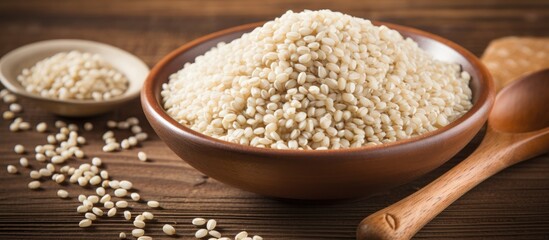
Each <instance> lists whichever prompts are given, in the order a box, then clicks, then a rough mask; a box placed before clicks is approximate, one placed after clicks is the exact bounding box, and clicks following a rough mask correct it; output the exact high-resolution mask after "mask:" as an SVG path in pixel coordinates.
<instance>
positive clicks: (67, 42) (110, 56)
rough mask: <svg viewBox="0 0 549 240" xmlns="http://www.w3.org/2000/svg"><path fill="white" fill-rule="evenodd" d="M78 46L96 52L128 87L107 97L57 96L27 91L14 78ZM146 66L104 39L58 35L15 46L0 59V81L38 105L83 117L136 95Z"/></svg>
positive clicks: (60, 112)
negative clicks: (55, 55)
mask: <svg viewBox="0 0 549 240" xmlns="http://www.w3.org/2000/svg"><path fill="white" fill-rule="evenodd" d="M71 50H78V51H81V52H89V53H97V54H99V55H100V56H101V57H103V59H105V61H107V62H108V63H110V64H111V65H112V66H113V67H114V68H115V69H117V70H118V71H120V72H121V73H122V74H124V75H125V76H126V78H128V81H129V87H128V89H127V90H126V92H124V93H123V94H122V95H121V96H118V97H116V98H113V99H110V100H104V101H94V100H59V99H54V98H46V97H42V96H40V95H37V94H33V93H29V92H27V91H26V90H25V89H24V88H23V86H21V84H20V83H19V81H17V76H18V75H19V74H20V73H21V71H22V70H23V69H24V68H30V67H32V66H33V65H34V64H35V63H36V62H38V61H40V60H42V59H44V58H47V57H49V56H52V55H54V54H56V53H59V52H67V51H71ZM148 74H149V67H148V66H147V65H146V64H145V63H144V62H143V61H141V60H140V59H139V58H137V57H136V56H134V55H132V54H131V53H128V52H126V51H124V50H122V49H120V48H117V47H113V46H110V45H107V44H104V43H98V42H93V41H87V40H77V39H58V40H48V41H41V42H36V43H31V44H28V45H25V46H22V47H20V48H17V49H15V50H13V51H11V52H9V53H8V54H6V55H4V57H2V59H0V81H1V82H2V84H3V85H4V86H5V87H6V88H7V89H8V90H10V91H12V92H14V93H15V94H17V95H19V96H22V97H24V98H27V99H29V100H31V101H32V102H33V103H34V104H36V105H37V106H40V107H42V108H43V109H46V110H47V111H49V112H52V113H54V114H57V115H61V116H67V117H84V116H92V115H98V114H101V113H105V112H108V111H111V110H114V109H115V108H118V107H120V106H121V105H123V104H124V103H127V102H128V101H130V100H133V99H135V98H137V97H138V96H139V92H140V90H141V87H142V86H143V82H144V81H145V79H146V78H147V75H148Z"/></svg>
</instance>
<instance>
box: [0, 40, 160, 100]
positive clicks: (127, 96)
mask: <svg viewBox="0 0 549 240" xmlns="http://www.w3.org/2000/svg"><path fill="white" fill-rule="evenodd" d="M67 43H69V44H75V45H80V46H90V47H93V48H103V49H106V50H108V51H111V52H116V53H117V54H123V55H125V57H129V58H132V59H133V60H135V62H136V63H137V64H138V65H139V66H137V67H139V68H142V69H144V70H145V69H146V70H147V74H148V73H150V68H149V66H148V65H147V64H146V63H145V62H143V60H141V59H140V58H139V57H137V56H135V55H134V54H132V53H130V52H128V51H126V50H124V49H121V48H119V47H115V46H113V45H110V44H106V43H102V42H96V41H91V40H84V39H73V38H60V39H49V40H43V41H37V42H32V43H29V44H26V45H23V46H19V47H17V48H15V49H13V50H11V51H9V52H8V53H6V54H5V55H4V56H2V58H1V59H0V82H1V83H2V84H3V85H4V86H5V87H6V88H7V89H8V90H10V91H11V92H13V93H15V94H18V95H21V96H23V97H26V98H31V99H35V100H42V101H47V102H51V103H58V104H72V105H79V106H90V105H109V104H116V103H121V102H126V101H129V100H131V99H134V98H136V97H138V96H139V95H140V88H136V90H134V91H132V92H129V90H130V88H128V90H127V91H126V92H124V93H122V95H121V96H119V97H116V98H111V99H108V100H102V101H95V100H92V99H85V100H77V99H57V98H48V97H42V96H40V95H37V94H34V93H29V92H27V91H26V90H25V89H24V88H23V86H21V85H20V84H18V81H17V79H9V78H8V77H7V76H6V75H5V74H4V71H3V69H4V68H3V66H4V65H5V64H6V62H8V61H10V60H11V58H13V57H14V56H16V55H18V54H19V53H21V52H24V51H27V50H28V49H35V48H39V47H41V46H48V45H57V44H67ZM91 52H93V51H91ZM39 61H40V60H39ZM107 61H108V60H107ZM145 80H146V78H143V79H142V80H140V81H135V80H132V79H130V78H128V81H129V82H132V81H133V82H137V83H140V84H144V83H145ZM141 88H142V87H141Z"/></svg>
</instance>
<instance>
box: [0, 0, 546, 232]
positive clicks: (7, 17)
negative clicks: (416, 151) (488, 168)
mask: <svg viewBox="0 0 549 240" xmlns="http://www.w3.org/2000/svg"><path fill="white" fill-rule="evenodd" d="M321 8H329V9H332V10H338V11H342V12H345V13H348V14H351V15H355V16H359V17H364V18H370V19H374V20H381V21H387V22H394V23H398V24H404V25H409V26H412V27H416V28H420V29H423V30H426V31H430V32H433V33H436V34H439V35H441V36H443V37H446V38H448V39H451V40H453V41H455V42H457V43H459V44H461V45H463V46H464V47H465V48H467V49H469V50H471V51H472V52H473V53H475V54H477V55H478V56H480V55H481V54H482V52H483V50H484V48H485V47H486V46H487V44H488V42H489V41H490V40H491V39H494V38H498V37H503V36H508V35H520V36H525V35H529V36H547V35H549V24H548V23H549V1H525V0H519V1H508V0H503V1H496V0H492V1H481V0H458V1H436V0H419V1H395V0H388V1H333V0H325V1H324V0H323V1H303V0H299V1H290V0H285V1H274V0H268V1H267V0H265V1H243V0H238V1H229V0H216V1H200V0H195V1H175V0H174V1H170V0H157V1H152V0H151V1H147V0H108V1H68V0H58V1H43V0H25V1H21V0H17V1H11V0H9V1H8V0H3V1H0V29H1V33H0V55H3V54H5V53H7V52H8V51H10V50H12V49H14V48H16V47H19V46H22V45H24V44H28V43H32V42H35V41H39V40H46V39H56V38H80V39H89V40H95V41H100V42H105V43H108V44H112V45H114V46H117V47H120V48H122V49H125V50H127V51H129V52H132V53H134V54H136V55H137V56H138V57H140V58H142V59H143V60H144V61H145V62H146V63H147V64H149V66H153V65H154V64H155V62H157V61H158V60H159V59H160V58H161V57H162V56H164V55H165V54H167V53H168V52H170V51H171V50H173V49H175V48H176V47H178V46H180V45H181V44H184V43H186V42H188V41H190V40H192V39H194V38H197V37H199V36H202V35H204V34H207V33H210V32H213V31H217V30H220V29H224V28H227V27H231V26H236V25H239V24H244V23H249V22H256V21H261V20H269V19H272V18H274V17H276V16H279V15H281V14H282V13H284V12H285V11H286V10H288V9H292V10H294V11H299V10H302V9H321ZM21 103H22V104H23V105H24V107H25V112H24V113H23V114H21V115H22V116H23V117H24V119H25V120H27V121H30V122H31V123H32V124H36V123H38V122H40V121H47V122H48V123H49V124H50V126H51V125H53V122H54V120H56V119H59V117H56V116H53V115H51V114H48V113H46V112H44V111H42V110H41V109H38V108H36V107H34V106H32V105H31V104H28V103H27V102H25V101H21ZM138 104H139V102H138V101H135V102H134V103H133V104H131V105H128V107H127V108H123V109H120V110H118V111H116V112H113V113H110V114H107V115H104V116H100V117H95V118H89V119H68V120H67V121H71V122H77V123H80V124H81V123H83V122H84V121H92V122H93V123H95V126H96V128H95V129H96V130H94V131H93V132H92V133H85V134H84V136H86V137H87V138H88V140H89V142H90V144H88V145H86V146H85V148H84V149H85V151H86V152H87V154H88V156H99V157H101V158H103V161H104V163H105V166H106V168H107V169H108V170H109V172H110V173H111V176H113V177H114V178H116V179H128V180H131V181H133V182H134V185H135V186H136V187H137V188H138V189H139V192H140V193H141V195H142V197H144V198H147V199H156V200H159V201H160V202H161V203H162V204H163V206H164V209H162V210H156V211H153V213H155V214H156V216H157V219H158V220H157V221H155V222H153V223H151V224H148V227H147V234H150V235H152V236H154V237H155V239H160V238H165V239H192V235H193V234H194V230H195V228H194V227H193V226H191V225H190V223H189V222H190V220H191V219H192V218H193V217H197V216H202V217H207V218H215V219H218V221H219V223H218V226H219V227H220V229H221V230H220V231H221V232H222V233H224V235H226V236H234V234H235V233H237V232H238V231H240V230H244V229H245V230H248V232H250V233H252V234H260V235H261V236H263V237H265V239H353V238H354V234H355V227H356V225H357V224H358V223H359V222H360V220H361V219H362V218H363V217H365V216H367V215H368V214H370V213H373V212H375V211H377V210H379V209H381V208H383V207H385V206H387V205H389V204H391V203H393V202H396V201H398V200H399V199H401V198H403V197H405V196H407V195H409V194H411V193H413V192H414V191H415V190H417V189H418V188H420V187H422V186H424V185H425V184H426V183H428V182H429V181H431V180H432V179H434V178H436V177H437V176H439V175H441V174H442V173H443V172H445V171H446V170H448V169H450V168H451V167H452V166H454V165H455V164H457V163H458V162H459V161H461V160H462V159H463V158H464V157H466V156H467V155H469V154H470V153H471V152H472V150H474V148H475V147H476V146H477V145H478V140H479V139H480V138H479V137H477V138H476V139H475V140H474V141H473V142H472V143H471V144H469V145H468V146H467V147H466V148H465V149H464V150H463V151H461V152H460V153H459V154H458V155H457V156H456V157H454V158H453V159H452V160H450V161H449V162H448V163H446V164H444V165H443V166H442V167H440V168H438V169H437V170H435V171H434V172H432V173H430V174H428V175H427V176H425V177H423V178H421V179H418V180H417V181H414V182H412V183H410V184H407V185H404V186H401V187H399V188H397V189H394V190H392V191H390V192H384V193H381V194H379V195H378V196H375V197H372V198H368V199H353V200H345V201H337V202H303V201H288V200H278V199H271V198H265V197H262V196H258V195H255V194H252V193H248V192H243V191H240V190H238V189H234V188H232V187H229V186H226V185H224V184H222V183H219V182H217V181H215V180H212V179H208V178H207V177H205V176H203V175H202V174H200V173H199V172H197V171H196V170H194V169H193V168H191V167H190V166H189V165H187V164H186V163H185V162H183V161H181V160H180V159H179V158H178V157H177V156H175V155H174V154H173V153H172V152H171V151H169V150H168V149H167V148H166V146H165V145H164V143H163V142H162V141H160V140H159V139H158V137H156V136H155V135H154V133H153V132H152V130H151V129H150V127H149V126H148V125H146V124H143V126H145V131H146V132H148V133H150V135H152V139H151V140H150V141H147V142H145V143H144V144H143V147H142V148H140V149H134V150H131V151H124V152H120V153H103V152H101V151H100V147H101V140H100V136H101V134H102V132H104V131H105V129H106V127H105V121H106V120H108V119H118V120H122V119H125V118H126V117H128V116H138V117H139V118H140V119H141V120H142V122H145V119H144V117H143V115H142V113H141V108H140V106H139V105H138ZM6 109H7V105H6V104H2V105H0V110H1V111H4V110H6ZM8 125H9V122H6V121H5V120H2V122H1V123H0V161H1V163H2V164H1V165H2V166H1V168H2V169H0V183H1V184H0V239H117V236H118V233H119V232H121V231H125V232H126V233H129V231H131V229H132V225H131V223H130V222H128V221H125V220H123V218H122V217H120V216H118V217H117V218H109V219H107V218H103V219H101V220H100V221H97V222H96V223H94V227H93V228H91V229H80V228H79V227H78V224H77V223H78V221H79V220H80V219H81V218H82V216H81V215H80V214H77V213H76V206H77V205H78V202H77V200H76V199H75V198H74V196H76V195H77V194H79V193H85V194H89V193H91V192H92V190H90V189H81V188H80V187H78V186H73V185H70V186H63V188H66V189H67V190H68V191H69V192H70V194H71V195H72V196H73V198H72V199H69V200H61V199H59V198H57V197H56V190H57V189H58V188H59V186H58V185H57V184H54V183H53V182H51V181H50V182H47V183H44V184H43V190H41V191H31V190H29V189H27V187H26V186H27V183H28V182H29V181H30V178H29V177H28V171H29V170H27V169H22V168H21V167H19V169H20V171H21V172H22V174H18V175H9V174H7V173H6V170H5V169H6V165H7V164H16V163H17V160H18V159H19V156H17V155H16V154H15V153H13V146H14V145H15V144H16V143H23V144H24V145H25V146H26V147H27V148H30V149H32V148H33V147H34V146H35V145H36V144H42V143H44V141H45V136H46V135H45V134H40V133H36V132H32V131H31V132H23V133H11V132H9V131H8ZM118 136H122V135H121V134H118ZM139 150H143V151H145V152H147V153H148V155H149V156H150V158H151V159H152V161H151V162H148V163H142V162H139V161H138V160H137V159H136V154H137V151H139ZM29 159H31V155H29ZM31 162H32V164H33V166H34V167H35V168H36V167H39V166H41V165H39V164H37V162H35V161H31ZM79 163H80V162H77V161H73V162H72V163H71V164H73V165H75V164H79ZM357 191H360V189H357ZM132 205H133V209H134V211H133V212H135V211H138V210H143V209H146V207H145V206H144V204H142V203H140V204H133V203H132ZM164 223H172V224H174V223H177V224H175V227H176V228H177V229H178V232H179V235H178V236H177V237H175V238H171V237H166V236H165V235H164V234H163V233H162V231H161V230H160V229H161V226H162V225H163V224H164ZM415 238H417V239H450V238H452V239H549V156H548V155H545V156H540V157H537V158H535V159H532V160H529V161H527V162H523V163H521V164H518V165H516V166H514V167H511V168H509V169H507V170H505V171H504V172H502V173H500V174H498V175H496V176H495V177H493V178H491V179H489V180H487V181H486V182H484V183H483V184H481V185H480V186H478V187H477V188H475V189H473V190H472V191H471V192H470V193H468V194H467V195H465V196H464V197H463V198H461V199H460V200H458V201H457V202H456V203H454V204H453V205H452V206H450V207H449V208H448V209H447V210H446V211H444V212H443V213H442V214H441V215H439V216H438V217H437V218H436V219H434V220H433V221H432V222H431V223H430V224H428V225H427V226H426V227H425V228H424V229H423V230H422V231H421V232H419V233H418V234H417V235H416V237H415Z"/></svg>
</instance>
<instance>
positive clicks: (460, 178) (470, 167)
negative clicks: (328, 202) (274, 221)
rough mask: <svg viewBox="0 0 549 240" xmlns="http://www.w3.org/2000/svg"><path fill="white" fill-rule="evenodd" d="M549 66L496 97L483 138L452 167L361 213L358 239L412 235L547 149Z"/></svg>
mask: <svg viewBox="0 0 549 240" xmlns="http://www.w3.org/2000/svg"><path fill="white" fill-rule="evenodd" d="M548 92H549V69H546V70H542V71H539V72H536V73H533V74H531V75H528V76H526V77H523V78H521V79H519V80H517V81H515V82H513V83H512V84H510V85H508V86H507V87H505V88H504V89H503V90H502V91H501V92H500V93H499V94H498V95H497V97H496V100H495V103H494V107H493V109H492V111H491V113H490V115H489V117H488V129H487V132H486V135H485V137H484V140H483V141H482V142H481V144H480V146H479V147H478V148H477V150H476V151H475V152H473V154H472V155H471V156H469V157H468V158H467V159H465V160H463V162H461V163H460V164H458V165H457V166H455V167H454V168H452V169H451V170H450V171H448V172H447V173H445V174H444V175H442V176H441V177H439V178H438V179H436V180H435V181H433V182H432V183H430V184H429V185H427V186H425V187H424V188H422V189H420V190H419V191H417V192H415V193H414V194H412V195H410V196H408V197H406V198H404V199H402V200H400V201H399V202H397V203H395V204H393V205H391V206H389V207H386V208H384V209H382V210H379V211H378V212H375V213H373V214H372V215H370V216H368V217H367V218H365V219H364V220H363V221H362V222H361V223H360V224H359V226H358V229H357V239H361V240H362V239H364V240H365V239H410V238H411V237H412V236H413V235H414V234H415V233H416V232H417V231H419V230H420V229H421V228H422V227H423V226H424V225H425V224H427V223H428V222H429V221H431V220H432V219H433V218H434V217H436V216H437V215H438V214H439V213H440V212H441V211H443V210H444V209H445V208H446V207H448V206H449V205H450V204H451V203H453V202H454V201H455V200H457V199H458V198H459V197H461V196H462V195H463V194H465V193H466V192H467V191H469V190H470V189H472V188H473V187H475V186H476V185H478V184H479V183H481V182H482V181H484V180H485V179H487V178H488V177H490V176H492V175H494V174H496V173H498V172H499V171H501V170H503V169H505V168H507V167H509V166H511V165H513V164H516V163H518V162H521V161H524V160H526V159H529V158H532V157H534V156H537V155H540V154H543V153H547V152H549V111H548V108H547V104H548V103H549V94H547V93H548Z"/></svg>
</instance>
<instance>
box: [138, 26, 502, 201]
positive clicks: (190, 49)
mask: <svg viewBox="0 0 549 240" xmlns="http://www.w3.org/2000/svg"><path fill="white" fill-rule="evenodd" d="M375 24H376V25H380V24H383V25H386V26H388V27H390V28H392V29H395V30H397V31H399V32H400V33H401V34H402V35H404V36H406V37H410V38H412V39H414V40H415V41H416V42H418V43H419V46H420V47H421V48H422V49H424V50H426V51H428V52H429V53H431V54H432V55H433V56H434V57H435V58H437V59H440V60H445V61H448V62H457V63H459V64H461V65H462V67H463V68H464V69H465V70H467V71H468V72H469V73H470V74H471V75H472V77H473V80H472V81H471V84H470V86H471V88H472V90H473V102H474V105H473V108H472V109H471V110H470V111H469V112H467V113H466V114H465V115H464V116H462V117H461V118H459V119H458V120H456V121H454V122H452V123H451V124H449V125H447V126H445V127H443V128H440V129H438V130H436V131H433V132H429V133H426V134H423V135H421V136H417V137H413V138H410V139H407V140H401V141H397V142H392V143H387V144H382V145H377V146H367V147H360V148H352V149H345V150H323V151H320V150H316V151H315V150H276V149H264V148H256V147H250V146H244V145H239V144H235V143H229V142H225V141H222V140H218V139H215V138H212V137H209V136H206V135H203V134H201V133H198V132H195V131H193V130H191V129H189V128H187V127H184V126H182V125H180V124H179V123H177V122H176V121H175V120H173V119H172V118H171V117H170V116H169V115H168V114H167V113H166V112H165V111H164V109H163V107H162V104H161V102H162V100H161V97H160V91H161V89H162V84H163V83H166V82H167V81H168V77H169V76H170V74H172V73H174V72H176V71H178V70H179V69H181V68H182V67H183V64H184V63H186V62H192V61H194V59H195V57H196V56H199V55H202V54H203V53H204V52H206V51H207V50H209V49H210V48H211V47H213V46H215V45H216V44H217V43H218V42H221V41H225V42H228V41H231V40H233V39H235V38H238V37H240V36H241V35H242V34H243V33H246V32H249V31H251V30H252V29H254V28H255V27H258V26H260V25H261V23H254V24H247V25H242V26H238V27H234V28H230V29H226V30H223V31H219V32H216V33H213V34H209V35H207V36H204V37H201V38H199V39H196V40H194V41H192V42H189V43H187V44H185V45H183V46H181V47H180V48H178V49H176V50H175V51H173V52H171V53H170V54H168V55H167V56H166V57H164V58H163V59H162V60H161V61H160V62H159V63H158V64H156V66H154V68H153V69H152V71H151V73H150V75H149V77H148V78H147V80H146V81H145V84H144V86H143V89H142V91H141V101H142V104H143V110H144V112H145V115H146V116H147V119H148V120H149V122H150V124H151V125H152V127H153V128H154V130H155V131H156V133H157V134H158V135H159V136H160V138H161V139H163V140H164V141H165V142H166V144H167V145H168V147H169V148H171V149H172V150H173V151H174V152H175V153H176V154H177V155H178V156H179V157H181V158H182V159H184V160H185V161H187V162H188V163H189V164H190V165H192V166H193V167H195V168H196V169H198V170H199V171H201V172H203V173H204V174H206V175H208V176H210V177H212V178H214V179H217V180H219V181H221V182H224V183H226V184H229V185H232V186H235V187H237V188H241V189H244V190H247V191H251V192H255V193H259V194H262V195H267V196H275V197H282V198H295V199H340V198H350V197H358V196H368V195H371V194H373V193H376V192H379V191H382V190H387V189H390V188H393V187H395V186H398V185H400V184H404V183H407V182H410V181H412V180H414V179H416V178H418V177H420V176H422V175H424V174H425V173H427V172H429V171H431V170H433V169H435V168H436V167H438V166H440V165H441V164H443V163H444V162H446V161H447V160H448V159H450V158H451V157H452V156H454V155H455V154H456V153H457V152H458V151H460V150H461V149H462V148H463V147H464V146H465V145H466V144H467V143H468V142H469V141H470V140H471V139H472V138H473V137H474V136H475V134H476V133H477V132H478V131H479V130H480V128H481V127H482V126H483V124H484V122H485V121H486V119H487V117H488V112H489V110H490V108H491V107H492V104H493V101H494V94H495V93H494V86H493V84H492V80H491V76H490V74H489V73H488V71H487V70H486V68H485V67H484V66H483V65H482V64H481V62H480V61H479V60H478V58H476V57H475V56H474V55H473V54H471V53H470V52H469V51H467V50H465V49H464V48H462V47H460V46H459V45H457V44H455V43H453V42H450V41H448V40H446V39H444V38H441V37H439V36H436V35H433V34H430V33H426V32H423V31H420V30H417V29H413V28H409V27H403V26H399V25H395V24H388V23H380V22H377V23H375Z"/></svg>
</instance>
